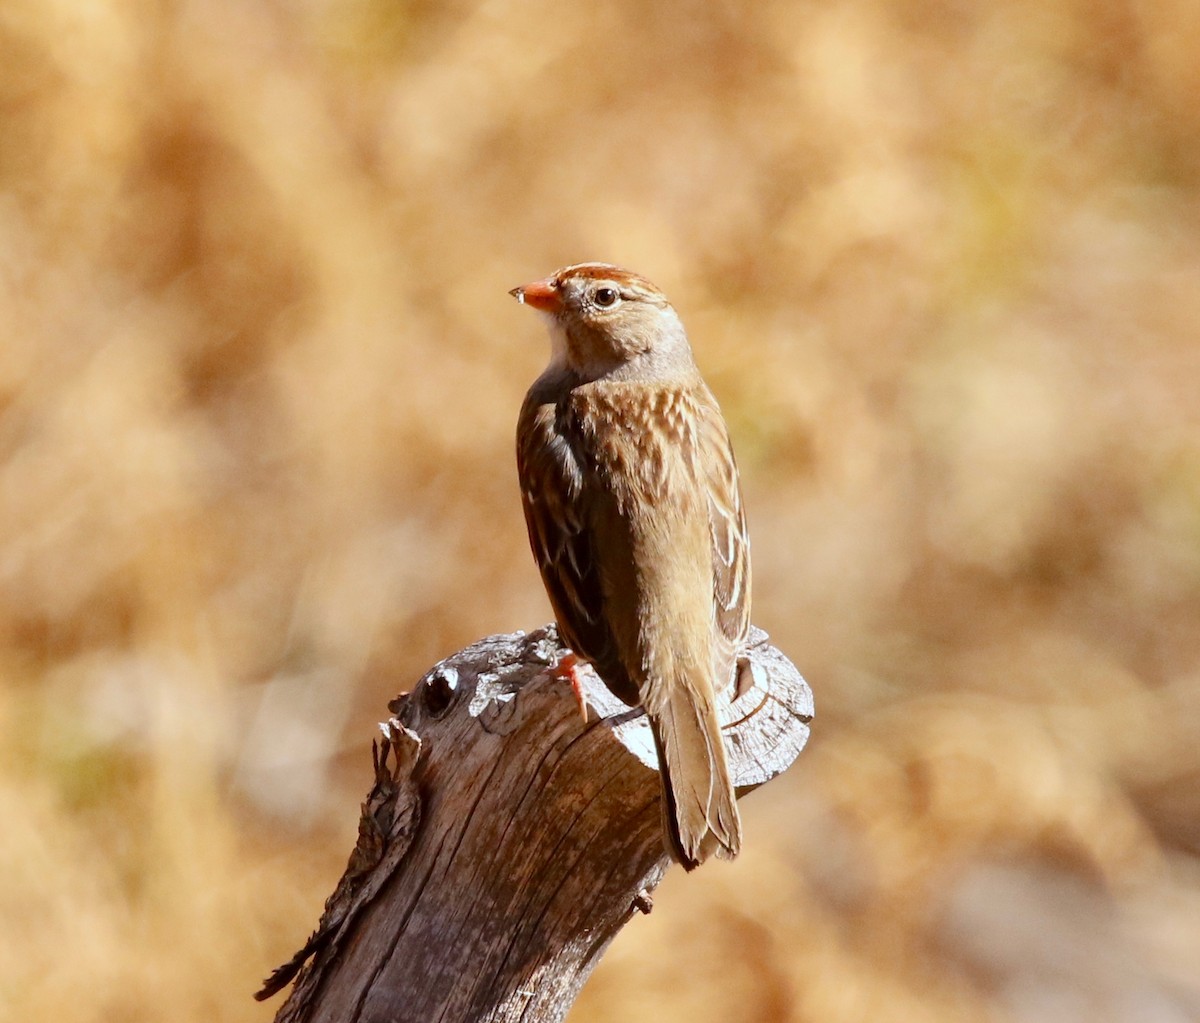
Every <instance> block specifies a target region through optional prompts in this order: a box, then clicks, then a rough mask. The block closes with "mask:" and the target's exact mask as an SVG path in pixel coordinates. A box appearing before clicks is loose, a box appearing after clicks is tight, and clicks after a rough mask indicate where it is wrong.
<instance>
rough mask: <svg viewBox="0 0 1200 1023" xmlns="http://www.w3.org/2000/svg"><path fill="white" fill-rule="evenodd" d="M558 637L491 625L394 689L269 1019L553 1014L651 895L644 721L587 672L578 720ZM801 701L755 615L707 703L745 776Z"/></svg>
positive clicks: (659, 846)
mask: <svg viewBox="0 0 1200 1023" xmlns="http://www.w3.org/2000/svg"><path fill="white" fill-rule="evenodd" d="M561 653H562V648H561V647H560V645H559V642H558V636H557V633H556V631H555V629H554V627H553V626H547V627H546V628H544V629H539V630H538V631H536V632H533V633H530V634H528V635H526V634H523V633H515V634H512V635H507V636H492V637H489V638H488V639H484V640H481V641H480V642H478V643H475V644H473V645H472V646H470V647H468V648H466V649H465V650H462V651H460V652H459V653H457V654H455V655H454V656H453V657H450V658H447V659H446V660H445V661H442V662H441V663H440V664H438V665H437V666H435V667H434V668H433V669H432V670H431V671H429V672H428V673H427V674H426V675H425V677H424V678H422V679H421V680H420V682H418V683H417V685H416V686H415V687H414V689H413V691H412V692H411V693H409V694H406V695H403V696H401V697H398V698H397V699H396V700H394V701H393V702H392V703H391V704H390V706H389V709H390V710H391V711H392V713H393V714H394V717H392V718H391V719H390V720H389V721H387V722H385V723H384V724H383V725H381V728H382V730H383V739H382V742H381V743H379V744H377V745H376V748H375V751H374V768H375V781H374V785H373V786H372V788H371V791H370V792H369V793H368V795H367V798H366V800H365V801H364V803H363V806H362V814H361V818H360V823H359V835H358V843H357V845H356V846H355V849H354V851H353V853H352V854H351V856H350V862H349V863H348V864H347V867H346V872H345V874H344V876H343V877H342V879H341V881H340V882H339V884H338V886H337V889H336V890H335V891H334V893H333V894H332V895H331V896H330V897H329V899H328V900H327V901H326V904H325V911H324V913H323V915H322V917H321V921H320V923H319V924H318V925H317V930H316V931H315V932H314V933H313V935H312V937H310V938H309V939H308V941H307V942H306V943H305V945H304V947H303V948H302V949H301V950H300V951H299V952H297V953H296V955H295V956H293V957H292V959H291V960H289V962H287V963H285V964H284V965H283V966H281V967H280V968H279V969H278V970H276V971H275V972H274V973H273V974H272V975H271V977H270V978H269V979H268V980H267V982H266V983H265V984H264V986H263V989H262V991H260V992H259V993H258V995H256V997H258V998H266V997H269V996H270V995H272V994H274V993H275V992H277V991H280V990H282V988H283V987H285V986H286V985H287V984H288V983H289V982H290V981H292V980H293V979H294V980H295V981H296V983H295V987H294V988H293V989H292V991H291V993H290V995H289V996H288V998H287V1000H286V1001H285V1002H284V1004H283V1006H282V1007H281V1008H280V1010H279V1012H278V1013H277V1015H276V1017H275V1019H276V1023H308V1021H321V1023H385V1021H386V1023H410V1021H411V1023H417V1021H421V1023H424V1021H444V1023H502V1021H504V1023H507V1021H517V1020H522V1021H527V1023H551V1021H557V1020H562V1019H563V1018H565V1016H566V1014H567V1011H568V1010H569V1009H570V1007H571V1004H572V1003H573V1002H574V1000H575V997H576V995H577V994H578V993H579V989H580V987H582V985H583V982H584V981H585V980H586V979H587V977H588V975H589V974H590V973H591V971H592V969H593V967H594V966H595V965H596V962H597V961H598V960H599V958H600V956H601V955H602V954H603V952H604V950H605V949H606V948H607V947H608V945H609V943H610V942H611V941H612V939H613V938H614V937H615V936H616V934H617V932H618V931H619V930H620V929H621V927H623V926H624V925H625V924H626V923H627V922H628V921H629V919H630V918H631V917H632V916H633V915H635V914H636V913H639V912H649V910H650V906H651V899H650V896H651V893H652V892H653V890H654V888H655V887H656V886H657V885H658V882H659V881H660V880H661V878H662V876H663V873H664V872H665V870H666V869H667V866H668V865H669V862H670V861H669V860H668V859H667V856H666V852H665V850H664V847H663V833H662V820H661V813H662V810H661V807H660V790H659V782H658V763H657V757H656V754H655V751H654V742H653V738H652V737H651V734H650V727H649V723H648V722H647V720H646V717H645V715H644V714H643V713H642V712H641V711H640V710H631V709H630V708H628V707H626V706H625V705H624V704H623V703H621V702H620V701H619V700H617V699H616V698H615V697H614V696H612V694H611V693H609V692H608V690H607V689H605V688H604V686H603V684H602V683H601V682H600V680H599V679H598V678H597V677H596V676H595V675H594V673H591V672H590V671H589V672H587V673H586V674H585V676H584V684H585V691H586V695H587V700H588V705H589V715H588V721H587V723H586V724H585V723H584V722H583V721H582V720H581V719H580V715H579V712H578V709H577V706H576V704H575V701H574V698H573V696H572V694H571V690H570V687H569V686H568V685H565V684H564V683H562V682H559V681H557V680H556V679H555V678H554V676H553V673H552V672H551V671H550V670H549V669H550V667H551V666H552V665H553V664H555V663H556V662H557V660H558V658H559V656H560V655H561ZM812 712H813V707H812V694H811V692H810V691H809V688H808V686H807V685H806V684H805V682H804V679H803V678H801V676H800V674H799V672H797V671H796V668H795V667H794V666H793V665H792V663H791V662H790V661H789V660H788V659H787V658H786V657H784V655H783V654H781V653H780V652H779V651H778V650H776V649H775V648H774V647H772V646H770V645H769V644H768V643H767V637H766V634H765V633H763V632H762V631H761V630H757V629H756V630H754V631H753V633H752V636H751V645H750V647H749V649H748V650H747V652H746V654H745V656H744V657H743V660H742V663H741V665H740V672H739V679H738V685H737V686H736V688H735V691H733V692H731V693H730V694H728V696H727V697H726V698H725V699H723V700H722V707H721V715H722V717H721V720H722V726H723V728H724V730H725V737H726V742H727V745H728V750H729V763H730V769H731V771H732V772H733V777H734V782H735V784H736V785H737V786H738V792H739V795H742V794H744V793H745V792H747V791H750V790H751V789H753V788H755V787H757V786H758V785H761V784H764V783H765V782H767V781H769V780H770V779H771V778H774V777H775V776H777V775H778V774H780V773H781V772H783V771H784V770H786V769H787V768H788V767H789V766H790V765H791V764H792V762H793V761H794V760H795V759H796V757H797V756H798V755H799V754H800V751H801V750H802V749H803V747H804V743H805V741H806V740H807V738H808V723H809V721H810V720H811V718H812ZM718 869H719V868H718ZM701 876H703V875H701Z"/></svg>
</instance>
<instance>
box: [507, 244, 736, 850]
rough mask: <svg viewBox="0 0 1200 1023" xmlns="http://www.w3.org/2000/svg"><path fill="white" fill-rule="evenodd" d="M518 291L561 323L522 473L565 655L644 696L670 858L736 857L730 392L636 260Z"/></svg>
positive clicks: (520, 454) (581, 266)
mask: <svg viewBox="0 0 1200 1023" xmlns="http://www.w3.org/2000/svg"><path fill="white" fill-rule="evenodd" d="M509 294H511V295H513V296H514V297H515V298H516V299H517V300H518V301H519V302H521V303H523V304H524V305H527V306H530V307H531V308H533V309H535V310H537V311H538V312H539V313H541V314H542V316H543V317H544V318H545V320H546V324H547V326H548V328H549V333H550V361H549V364H548V365H547V367H546V369H545V370H544V372H543V373H542V374H541V375H540V376H539V377H538V378H537V380H536V381H535V382H534V383H533V385H532V386H531V387H530V388H529V391H528V393H527V394H526V396H525V400H524V402H523V403H522V406H521V411H520V414H519V416H518V420H517V474H518V479H519V483H520V489H521V499H522V505H523V508H524V512H525V522H526V526H527V527H528V532H529V542H530V546H531V548H532V550H533V555H534V558H535V560H536V562H537V565H538V568H539V570H540V572H541V576H542V582H543V583H544V585H545V588H546V592H547V595H548V596H549V598H550V604H551V607H552V608H553V611H554V615H555V619H556V621H557V624H558V630H559V635H560V637H561V638H562V640H563V642H564V643H565V644H566V646H567V647H569V648H570V651H571V653H570V654H569V655H568V656H567V658H565V659H564V661H563V662H560V668H562V667H563V666H564V665H565V666H566V668H567V670H568V672H571V671H573V670H574V665H575V664H576V662H577V661H582V662H584V663H589V664H591V665H592V667H593V668H594V669H595V671H596V672H597V674H598V675H599V676H600V679H601V680H602V681H603V682H604V684H605V685H606V686H607V687H608V689H609V690H610V691H611V692H612V693H613V695H614V696H616V697H617V698H618V699H620V700H622V701H623V702H624V703H626V704H627V705H629V706H631V707H634V706H641V707H643V708H644V709H645V711H646V715H647V717H648V718H649V721H650V726H651V729H652V731H653V734H654V741H655V746H656V748H657V751H658V757H659V764H660V772H659V773H660V775H661V778H662V791H663V801H662V803H663V817H664V827H665V846H666V850H667V852H668V853H670V854H671V856H672V858H673V859H675V860H676V861H678V862H680V863H682V864H683V866H684V867H685V868H686V869H687V870H692V869H694V868H695V867H697V866H699V865H700V864H701V863H703V862H704V861H705V860H707V859H708V858H709V857H710V856H712V855H714V854H716V855H718V856H719V857H722V858H725V859H732V858H733V857H734V856H736V855H737V853H738V851H739V850H740V848H741V842H742V825H741V818H740V816H739V814H738V808H737V802H736V792H735V790H734V784H733V780H732V778H731V776H730V772H729V765H728V760H727V757H726V751H725V745H724V741H723V739H722V736H721V727H720V722H719V720H718V716H717V705H716V698H717V695H718V694H719V693H721V692H722V691H724V690H725V689H726V688H727V687H729V686H731V685H733V684H734V682H735V676H736V673H737V661H738V657H739V654H740V652H741V651H743V650H744V648H745V646H746V642H747V638H748V635H749V631H750V540H749V535H748V533H747V529H746V515H745V511H744V508H743V503H742V495H741V485H740V480H739V476H738V470H737V465H736V463H735V461H734V456H733V449H732V446H731V444H730V440H729V431H728V429H727V427H726V424H725V420H724V418H723V416H722V414H721V410H720V407H719V406H718V404H717V401H716V399H715V398H714V397H713V395H712V392H711V391H710V390H709V388H708V386H707V385H706V384H705V382H704V380H703V379H702V377H701V375H700V371H699V369H698V368H697V366H696V362H695V358H694V357H693V354H692V349H691V345H690V344H689V342H688V338H687V334H686V333H685V331H684V328H683V323H682V321H681V320H680V318H679V314H678V313H677V312H676V311H675V309H674V307H673V306H672V305H671V303H670V302H669V301H668V300H667V298H666V296H665V295H664V294H663V292H662V291H661V290H660V289H659V288H658V287H656V286H655V285H654V284H653V283H651V282H650V281H649V280H647V279H646V278H645V277H643V276H641V275H640V274H637V273H634V272H632V271H629V270H624V269H621V268H620V267H618V266H614V265H612V264H609V263H578V264H575V265H572V266H567V267H563V268H562V269H560V270H557V271H556V272H554V273H553V274H551V275H550V276H549V277H547V278H545V279H543V280H538V281H534V282H533V283H531V284H526V285H523V286H522V287H518V288H513V289H512V290H511V291H510V292H509ZM576 692H577V695H578V694H579V690H578V689H577V690H576Z"/></svg>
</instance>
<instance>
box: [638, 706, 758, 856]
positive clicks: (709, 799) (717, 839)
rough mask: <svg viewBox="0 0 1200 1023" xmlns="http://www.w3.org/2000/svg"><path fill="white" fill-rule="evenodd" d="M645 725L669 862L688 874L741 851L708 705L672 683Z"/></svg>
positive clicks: (732, 796) (713, 714) (716, 727)
mask: <svg viewBox="0 0 1200 1023" xmlns="http://www.w3.org/2000/svg"><path fill="white" fill-rule="evenodd" d="M655 702H656V703H658V701H655ZM648 709H649V708H648ZM650 724H651V727H652V729H653V732H654V742H655V745H656V746H657V747H658V760H659V764H660V766H661V771H662V785H663V811H664V818H665V825H666V833H667V838H668V840H669V845H670V848H671V852H672V853H673V854H674V857H675V859H677V860H678V861H679V862H680V863H682V864H683V865H684V867H685V868H686V869H688V870H693V869H694V868H696V867H698V866H699V865H700V864H701V863H703V862H704V861H705V860H706V859H708V857H709V856H711V855H713V853H716V854H717V855H718V856H721V857H723V858H726V859H732V858H733V857H734V856H736V855H737V854H738V851H739V849H740V848H741V845H742V823H741V818H740V816H739V815H738V809H737V802H736V796H735V793H734V789H733V781H732V779H731V778H730V776H729V765H728V763H727V761H726V759H725V743H724V741H723V740H722V738H721V726H720V723H719V722H718V720H717V713H716V708H715V707H714V706H713V704H712V700H711V699H704V698H703V697H701V696H700V695H699V694H698V693H696V692H695V690H694V689H692V688H691V687H689V686H687V685H686V684H679V683H677V684H675V685H673V686H671V687H670V689H669V691H668V694H667V698H666V699H665V700H662V701H661V703H660V704H659V705H658V706H656V707H655V708H654V709H653V710H651V711H650Z"/></svg>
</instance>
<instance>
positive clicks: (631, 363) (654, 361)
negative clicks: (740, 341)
mask: <svg viewBox="0 0 1200 1023" xmlns="http://www.w3.org/2000/svg"><path fill="white" fill-rule="evenodd" d="M509 294H510V295H513V296H514V297H515V298H516V299H517V301H518V302H521V303H523V304H524V305H527V306H531V307H532V308H534V309H536V310H537V311H538V312H540V313H541V314H542V315H543V316H545V317H546V320H547V326H548V327H549V329H550V342H551V360H550V361H551V366H556V365H557V366H559V367H561V368H564V369H567V370H569V371H571V372H572V373H574V374H576V375H578V376H580V377H582V378H583V379H585V380H597V379H600V378H602V377H605V378H612V379H623V378H631V377H634V376H636V377H638V378H640V379H645V378H648V377H649V378H655V377H667V376H671V375H674V374H678V373H682V372H686V371H687V370H689V369H692V368H693V367H694V364H693V362H692V353H691V348H690V347H689V345H688V341H687V336H686V335H685V334H684V331H683V324H682V323H680V321H679V316H678V314H677V313H676V312H675V309H674V308H673V307H672V306H671V303H670V302H668V301H667V298H666V296H665V295H664V294H663V293H662V292H661V291H660V290H659V289H658V288H657V287H656V286H655V285H654V284H652V283H651V282H650V281H648V280H646V278H645V277H642V276H641V275H640V274H636V273H633V272H631V271H629V270H622V269H621V268H620V267H618V266H612V265H611V264H609V263H578V264H576V265H574V266H567V267H563V268H562V269H561V270H558V271H556V272H555V273H553V274H551V275H550V276H549V277H547V278H546V279H545V280H541V281H534V282H533V283H532V284H526V285H524V286H522V287H520V288H513V289H512V291H510V292H509Z"/></svg>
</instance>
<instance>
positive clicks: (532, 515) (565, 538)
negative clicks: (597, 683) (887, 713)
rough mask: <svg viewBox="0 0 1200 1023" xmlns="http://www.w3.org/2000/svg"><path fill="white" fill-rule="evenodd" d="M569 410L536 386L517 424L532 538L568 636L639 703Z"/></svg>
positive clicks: (561, 629)
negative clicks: (611, 616) (603, 571)
mask: <svg viewBox="0 0 1200 1023" xmlns="http://www.w3.org/2000/svg"><path fill="white" fill-rule="evenodd" d="M563 414H564V413H563V412H562V411H561V410H560V409H559V408H558V406H557V405H556V404H555V402H553V401H549V400H544V399H543V396H541V395H539V394H537V393H536V389H535V390H534V391H531V392H530V393H529V395H528V396H527V397H526V399H525V404H524V405H523V406H522V408H521V415H520V418H519V420H518V423H517V474H518V477H519V480H520V484H521V503H522V505H523V507H524V510H525V525H526V527H527V528H528V530H529V545H530V547H531V548H532V550H533V556H534V559H535V560H536V561H537V566H538V569H539V571H540V572H541V575H542V582H543V583H544V585H545V587H546V593H547V595H548V596H549V598H550V605H551V607H552V608H553V609H554V615H555V618H556V619H557V621H558V628H559V633H560V634H561V636H562V639H563V642H564V643H566V644H567V646H569V647H570V648H571V649H572V650H573V651H574V652H575V653H576V654H578V655H579V656H580V657H582V658H584V659H585V660H588V661H591V662H592V663H593V664H594V665H595V666H596V670H597V671H598V672H599V673H600V676H601V677H602V678H603V679H604V681H605V682H606V683H607V684H608V686H609V688H610V689H612V690H613V692H614V693H615V694H616V695H617V696H618V697H620V698H621V699H623V700H625V701H626V702H628V703H633V702H635V701H636V697H637V689H636V687H635V686H633V684H632V683H631V682H629V680H628V679H627V677H626V675H625V672H624V668H623V666H622V665H621V664H620V662H619V660H618V658H617V656H616V645H615V642H614V639H613V635H612V632H611V630H610V628H609V625H608V622H607V621H606V619H605V615H604V594H603V590H602V587H601V580H600V569H599V566H598V564H597V559H596V557H595V551H594V550H593V545H594V542H595V539H594V536H593V534H592V531H591V528H590V524H589V523H588V521H586V519H585V514H586V512H585V502H584V500H583V488H584V483H585V481H584V475H583V471H582V468H581V465H580V461H579V455H578V453H577V452H576V451H575V450H574V448H573V446H572V445H571V443H570V442H568V440H567V439H566V437H565V436H564V431H563V428H562V416H563Z"/></svg>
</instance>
